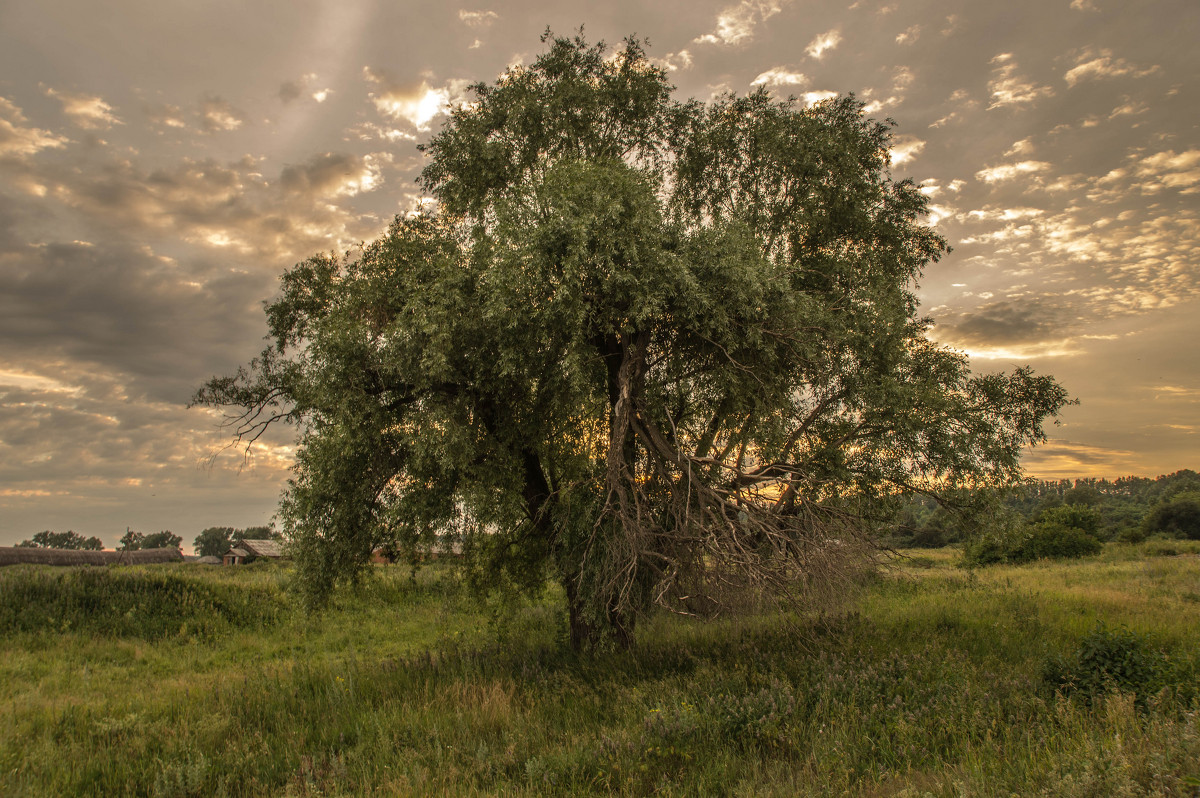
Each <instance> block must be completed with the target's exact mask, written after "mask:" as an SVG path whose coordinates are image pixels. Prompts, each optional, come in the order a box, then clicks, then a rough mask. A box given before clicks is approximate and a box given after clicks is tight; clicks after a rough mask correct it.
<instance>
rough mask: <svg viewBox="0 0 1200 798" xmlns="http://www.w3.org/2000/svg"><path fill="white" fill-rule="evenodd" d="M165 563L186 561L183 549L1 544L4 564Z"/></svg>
mask: <svg viewBox="0 0 1200 798" xmlns="http://www.w3.org/2000/svg"><path fill="white" fill-rule="evenodd" d="M163 562H183V552H181V551H180V550H179V549H139V550H136V551H81V550H76V549H43V548H40V547H34V546H3V547H0V565H19V564H28V565H149V564H151V563H163Z"/></svg>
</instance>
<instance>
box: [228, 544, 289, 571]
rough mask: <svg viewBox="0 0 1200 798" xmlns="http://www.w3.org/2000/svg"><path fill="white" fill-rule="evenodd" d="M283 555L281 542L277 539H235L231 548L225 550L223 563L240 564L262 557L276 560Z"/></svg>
mask: <svg viewBox="0 0 1200 798" xmlns="http://www.w3.org/2000/svg"><path fill="white" fill-rule="evenodd" d="M281 557H283V544H281V543H280V542H279V541H278V540H235V541H234V542H233V548H231V549H230V550H229V551H227V552H225V557H224V558H223V562H224V564H225V565H241V564H243V563H248V562H254V561H255V560H257V559H259V558H262V559H265V560H278V559H280V558H281Z"/></svg>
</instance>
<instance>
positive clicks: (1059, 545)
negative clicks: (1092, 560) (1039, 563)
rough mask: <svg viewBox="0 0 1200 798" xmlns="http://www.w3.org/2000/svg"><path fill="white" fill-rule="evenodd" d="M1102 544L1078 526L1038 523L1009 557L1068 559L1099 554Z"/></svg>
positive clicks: (1020, 559)
mask: <svg viewBox="0 0 1200 798" xmlns="http://www.w3.org/2000/svg"><path fill="white" fill-rule="evenodd" d="M1103 548H1104V544H1103V543H1101V542H1100V539H1099V538H1097V537H1096V536H1095V535H1092V534H1090V533H1088V532H1086V531H1084V530H1082V529H1080V528H1078V527H1074V526H1061V525H1059V524H1058V523H1050V524H1038V525H1036V526H1034V527H1033V530H1032V532H1031V533H1030V534H1029V536H1028V537H1026V538H1025V540H1024V541H1022V544H1021V546H1020V548H1018V549H1017V550H1016V551H1015V552H1013V555H1012V556H1011V557H1010V558H1009V559H1010V561H1012V562H1029V561H1030V560H1044V559H1069V558H1075V557H1087V556H1089V555H1092V554H1099V553H1100V550H1101V549H1103Z"/></svg>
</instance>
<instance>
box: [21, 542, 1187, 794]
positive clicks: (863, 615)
mask: <svg viewBox="0 0 1200 798" xmlns="http://www.w3.org/2000/svg"><path fill="white" fill-rule="evenodd" d="M1156 545H1157V546H1158V548H1157V549H1156V548H1155V546H1156ZM1174 549H1175V553H1176V556H1167V555H1168V554H1170V551H1163V547H1162V545H1161V544H1153V543H1151V544H1143V545H1141V546H1120V545H1113V544H1110V545H1109V546H1108V547H1107V549H1106V551H1105V552H1104V553H1103V554H1102V555H1100V556H1099V557H1096V558H1093V559H1089V560H1084V561H1077V562H1071V563H1036V564H1033V565H1028V566H1023V567H993V568H988V569H982V570H978V571H972V572H968V571H964V570H962V569H960V568H958V567H957V564H956V561H955V559H954V557H955V555H954V553H953V552H951V551H948V550H939V551H917V552H913V553H912V554H913V556H912V557H911V558H910V559H908V560H904V561H899V562H897V563H895V564H894V565H893V566H892V567H891V568H889V569H887V570H886V571H885V572H884V573H883V574H882V575H881V576H880V577H879V578H878V579H875V580H873V581H872V582H871V583H870V584H869V585H868V586H866V588H865V589H864V590H863V591H862V592H861V594H860V595H858V596H856V597H855V598H854V599H853V600H852V601H851V602H850V604H849V605H848V606H847V607H846V608H845V610H844V611H842V612H839V613H837V614H834V615H827V616H825V617H823V618H820V619H795V618H785V617H781V616H778V615H773V616H769V617H766V616H765V617H757V618H749V619H747V618H743V619H740V620H738V621H736V622H734V621H730V622H726V623H718V624H710V625H698V624H693V623H690V622H687V621H684V620H681V619H671V618H663V619H661V620H659V621H657V622H655V623H654V624H651V625H650V626H648V627H647V628H645V629H644V630H643V631H642V634H641V639H640V642H639V647H638V649H637V651H636V652H632V653H614V654H610V655H605V656H601V657H599V658H594V659H579V658H576V657H574V656H572V655H571V654H570V653H569V652H567V651H566V650H565V648H564V646H563V644H562V635H561V631H560V630H561V629H562V627H563V625H564V624H563V619H562V617H561V614H560V612H559V610H558V609H557V607H558V602H557V601H556V598H557V597H556V596H554V595H548V596H547V598H546V600H545V602H544V603H540V604H537V605H534V606H530V607H528V608H526V609H525V610H523V611H521V612H520V613H519V614H518V615H517V616H516V617H515V618H513V619H511V621H509V622H508V623H507V624H505V625H502V626H499V627H497V626H496V625H493V624H489V622H488V619H487V616H486V615H485V614H483V613H481V612H480V611H479V610H478V609H476V608H475V607H474V605H472V604H470V603H469V602H468V601H467V600H466V599H465V597H464V596H463V594H462V592H461V590H460V588H459V586H458V585H457V584H456V582H455V581H454V580H453V578H452V577H451V576H450V575H449V574H448V573H446V572H443V571H439V570H436V569H428V570H426V571H423V572H421V574H420V575H419V576H418V577H417V579H416V580H415V581H413V580H410V578H409V574H408V571H407V570H406V569H403V568H398V567H396V568H385V569H378V570H379V573H378V578H376V579H373V580H370V582H369V583H368V584H367V585H365V586H364V587H363V588H362V589H361V590H359V591H358V592H357V593H356V594H353V595H351V594H344V595H342V596H341V597H340V598H339V604H338V606H336V607H335V608H333V609H332V610H331V611H329V612H327V613H325V614H323V615H321V616H319V617H316V618H309V617H305V616H303V615H300V614H299V613H296V612H294V611H293V610H291V609H290V608H289V602H288V600H287V597H286V594H285V591H284V588H285V587H286V582H287V579H288V573H287V572H286V570H283V569H278V568H270V567H257V566H251V567H247V568H241V569H231V568H230V569H219V568H212V569H208V568H204V567H201V566H191V565H177V566H154V567H146V568H126V569H113V570H111V571H104V572H101V573H102V574H104V575H103V576H97V575H96V574H95V573H91V574H80V573H79V572H73V571H69V570H64V569H58V570H52V569H49V568H45V567H25V566H19V567H9V568H5V569H3V570H2V571H0V604H2V605H3V606H4V608H5V609H4V610H0V794H2V795H6V796H21V795H105V796H108V795H154V796H176V795H198V796H199V795H204V796H207V795H297V796H299V795H495V794H499V795H547V794H628V795H645V794H656V795H747V796H750V795H755V796H759V795H780V796H785V795H786V796H792V795H812V796H819V795H820V796H824V795H855V796H857V795H864V796H867V795H869V796H923V795H935V796H959V795H996V796H1008V795H1013V794H1015V795H1022V796H1024V795H1048V796H1110V795H1112V796H1119V795H1180V796H1189V795H1200V789H1198V785H1200V697H1198V695H1197V688H1198V684H1197V681H1198V679H1200V556H1197V549H1198V547H1197V546H1195V545H1191V544H1180V545H1178V546H1175V547H1174ZM89 580H90V581H89ZM54 602H57V603H54ZM48 603H53V609H52V611H47V610H45V606H46V605H47V604H48ZM39 607H41V608H42V609H38V608H39ZM38 613H40V615H39V614H38ZM1098 621H1102V622H1103V623H1104V624H1105V626H1103V627H1098V626H1097V622H1098ZM1106 630H1108V631H1106ZM1097 640H1101V642H1103V641H1108V643H1109V644H1111V645H1110V646H1109V648H1104V647H1103V646H1101V649H1102V650H1100V652H1099V654H1098V655H1097V654H1096V645H1095V644H1096V641H1097ZM1113 641H1116V643H1114V642H1113ZM1117 644H1120V645H1117ZM1122 646H1124V648H1122ZM1131 647H1132V649H1135V652H1134V653H1136V654H1137V656H1136V657H1135V658H1134V660H1129V659H1128V658H1126V660H1123V661H1122V662H1120V663H1117V665H1119V666H1121V667H1125V668H1126V670H1127V671H1129V674H1130V678H1128V679H1125V678H1124V674H1125V671H1121V670H1120V668H1116V667H1115V668H1114V669H1113V671H1112V672H1113V673H1116V677H1114V678H1116V679H1117V681H1121V682H1122V683H1124V684H1125V685H1126V689H1125V691H1123V692H1121V691H1112V690H1107V691H1106V690H1105V689H1102V688H1101V689H1097V688H1096V685H1097V684H1101V685H1103V684H1109V686H1111V683H1108V682H1104V681H1103V680H1102V681H1101V682H1095V681H1093V682H1091V683H1089V682H1087V680H1086V679H1084V678H1083V677H1084V676H1086V675H1087V672H1088V668H1089V667H1092V668H1093V670H1094V666H1095V663H1096V662H1097V661H1100V662H1101V663H1103V662H1104V661H1105V660H1104V658H1105V657H1108V658H1109V659H1112V658H1114V657H1115V658H1117V659H1119V658H1120V656H1119V655H1121V652H1122V651H1125V652H1126V653H1128V651H1129V650H1131ZM1088 652H1091V653H1090V654H1089V653H1088ZM1089 657H1090V658H1089ZM1097 657H1099V660H1097ZM1131 661H1132V662H1133V667H1132V670H1130V662H1131ZM1072 668H1074V670H1072ZM1063 673H1066V674H1067V677H1066V679H1067V680H1066V681H1064V680H1063V679H1064V677H1063ZM1052 676H1053V677H1054V678H1051V677H1052ZM1048 679H1049V680H1048ZM1054 679H1057V681H1055V680H1054ZM1122 680H1123V681H1122ZM1113 683H1116V682H1113ZM1089 684H1090V685H1091V687H1090V689H1084V688H1085V687H1087V686H1088V685H1089ZM1056 686H1057V688H1058V689H1056ZM1064 691H1065V692H1066V693H1067V695H1065V696H1064V695H1063V692H1064Z"/></svg>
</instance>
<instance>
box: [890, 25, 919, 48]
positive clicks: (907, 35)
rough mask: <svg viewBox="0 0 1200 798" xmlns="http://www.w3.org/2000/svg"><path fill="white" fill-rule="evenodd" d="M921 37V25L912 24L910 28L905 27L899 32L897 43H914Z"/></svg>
mask: <svg viewBox="0 0 1200 798" xmlns="http://www.w3.org/2000/svg"><path fill="white" fill-rule="evenodd" d="M920 37H921V26H920V25H910V26H909V27H908V28H905V29H904V31H902V32H901V33H899V34H897V36H896V44H913V43H914V42H916V40H917V39H919V38H920Z"/></svg>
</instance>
